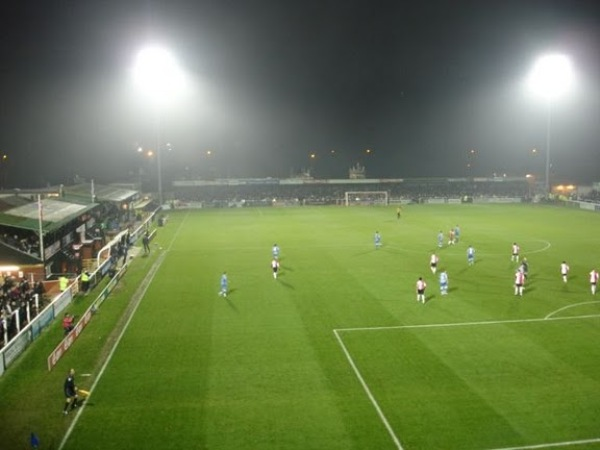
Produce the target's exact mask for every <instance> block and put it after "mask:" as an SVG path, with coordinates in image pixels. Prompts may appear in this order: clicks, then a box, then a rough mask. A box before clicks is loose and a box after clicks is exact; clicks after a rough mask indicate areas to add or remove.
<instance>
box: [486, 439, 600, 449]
mask: <svg viewBox="0 0 600 450" xmlns="http://www.w3.org/2000/svg"><path fill="white" fill-rule="evenodd" d="M595 442H600V438H595V439H584V440H582V441H565V442H553V443H551V444H538V445H526V446H523V447H503V448H496V449H493V450H529V449H536V448H549V447H567V446H571V445H584V444H593V443H595Z"/></svg>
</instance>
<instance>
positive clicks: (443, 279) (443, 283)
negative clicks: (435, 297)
mask: <svg viewBox="0 0 600 450" xmlns="http://www.w3.org/2000/svg"><path fill="white" fill-rule="evenodd" d="M440 293H441V294H442V295H447V294H448V273H447V272H446V271H445V270H442V271H441V272H440Z"/></svg>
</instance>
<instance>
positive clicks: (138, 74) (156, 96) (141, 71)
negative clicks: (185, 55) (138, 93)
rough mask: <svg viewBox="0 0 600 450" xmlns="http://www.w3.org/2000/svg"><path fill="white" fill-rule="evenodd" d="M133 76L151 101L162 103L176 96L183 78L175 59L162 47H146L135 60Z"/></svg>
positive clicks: (181, 85)
mask: <svg viewBox="0 0 600 450" xmlns="http://www.w3.org/2000/svg"><path fill="white" fill-rule="evenodd" d="M133 76H134V81H135V83H136V84H137V85H138V86H139V88H140V89H141V90H142V91H143V92H144V94H145V95H147V96H148V97H149V98H151V99H152V100H153V101H157V102H163V101H165V100H167V99H169V98H170V97H171V96H172V95H174V94H176V93H177V92H178V91H179V90H181V88H182V87H183V84H184V76H183V72H182V70H181V68H180V67H179V64H178V63H177V61H176V59H175V57H174V56H173V55H172V54H171V53H170V52H169V51H167V50H166V49H164V48H162V47H147V48H144V49H143V50H141V51H140V52H139V53H138V55H137V58H136V60H135V64H134V69H133Z"/></svg>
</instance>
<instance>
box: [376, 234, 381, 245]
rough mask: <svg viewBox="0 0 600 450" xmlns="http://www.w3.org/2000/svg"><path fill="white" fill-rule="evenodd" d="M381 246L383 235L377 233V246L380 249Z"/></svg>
mask: <svg viewBox="0 0 600 450" xmlns="http://www.w3.org/2000/svg"><path fill="white" fill-rule="evenodd" d="M380 245H381V235H380V234H379V233H375V246H376V247H379V246H380Z"/></svg>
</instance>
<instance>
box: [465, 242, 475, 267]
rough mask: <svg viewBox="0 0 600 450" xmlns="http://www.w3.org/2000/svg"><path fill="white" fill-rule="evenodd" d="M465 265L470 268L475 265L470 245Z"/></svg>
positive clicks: (473, 251) (472, 249) (473, 252)
mask: <svg viewBox="0 0 600 450" xmlns="http://www.w3.org/2000/svg"><path fill="white" fill-rule="evenodd" d="M467 264H469V265H470V266H472V265H473V264H475V249H474V248H473V246H472V245H469V248H468V249H467Z"/></svg>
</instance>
